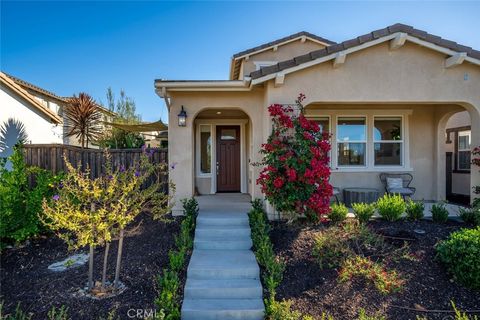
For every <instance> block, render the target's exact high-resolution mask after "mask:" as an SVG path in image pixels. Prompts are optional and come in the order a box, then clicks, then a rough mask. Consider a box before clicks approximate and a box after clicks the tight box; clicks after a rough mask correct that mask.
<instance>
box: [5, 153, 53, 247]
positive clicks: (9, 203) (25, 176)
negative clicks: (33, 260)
mask: <svg viewBox="0 0 480 320" xmlns="http://www.w3.org/2000/svg"><path fill="white" fill-rule="evenodd" d="M8 162H9V164H10V169H7V167H6V162H5V161H0V249H1V248H3V247H5V246H6V245H7V244H13V243H17V242H21V241H24V240H26V239H28V238H30V237H32V236H35V235H37V234H38V233H40V232H42V231H44V229H43V225H42V223H41V222H40V220H39V219H38V213H40V212H41V210H42V201H43V198H45V197H46V198H51V196H52V195H53V194H54V193H55V189H56V186H57V185H58V184H59V183H60V181H61V179H62V175H54V174H52V173H50V172H49V171H46V170H43V169H40V168H38V167H31V166H27V165H26V164H25V159H24V153H23V147H22V146H21V145H17V146H15V147H14V151H13V153H12V154H11V155H10V157H8ZM30 181H32V183H30Z"/></svg>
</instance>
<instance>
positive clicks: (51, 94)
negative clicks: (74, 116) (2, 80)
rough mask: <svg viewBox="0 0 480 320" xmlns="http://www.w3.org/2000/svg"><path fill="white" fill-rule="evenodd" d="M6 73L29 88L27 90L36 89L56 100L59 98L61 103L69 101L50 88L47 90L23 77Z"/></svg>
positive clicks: (25, 87)
mask: <svg viewBox="0 0 480 320" xmlns="http://www.w3.org/2000/svg"><path fill="white" fill-rule="evenodd" d="M4 74H5V75H6V76H7V77H9V78H10V79H12V80H13V81H14V82H15V83H16V84H18V85H19V86H21V87H23V88H24V89H27V90H32V91H35V92H37V93H40V94H43V95H44V96H47V97H49V98H52V99H54V100H57V101H58V102H61V103H65V102H67V101H66V100H65V99H64V98H62V97H59V96H57V95H56V94H55V93H53V92H51V91H48V90H45V89H43V88H40V87H38V86H36V85H34V84H32V83H30V82H27V81H25V80H23V79H20V78H17V77H14V76H12V75H10V74H8V73H5V72H4Z"/></svg>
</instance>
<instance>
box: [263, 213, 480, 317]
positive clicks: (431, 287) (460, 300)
mask: <svg viewBox="0 0 480 320" xmlns="http://www.w3.org/2000/svg"><path fill="white" fill-rule="evenodd" d="M369 226H370V227H371V228H373V230H375V231H376V232H378V233H381V234H383V235H387V236H393V237H402V238H413V239H415V240H414V241H409V243H410V250H411V252H412V253H414V254H415V255H416V256H417V257H418V261H410V260H406V259H401V260H400V261H398V262H393V264H390V265H389V266H388V267H389V268H390V269H391V268H394V269H396V270H397V271H398V272H400V274H401V275H402V277H404V278H405V279H406V282H405V284H404V287H403V289H402V291H400V292H398V293H392V294H388V295H383V294H382V293H380V292H378V291H377V289H376V288H375V287H374V285H373V284H370V283H367V282H365V281H363V280H353V281H351V282H346V283H339V282H338V280H337V275H338V273H337V270H335V269H330V270H320V268H319V267H318V265H317V264H316V263H315V261H314V260H313V258H312V248H313V244H314V237H315V235H316V234H317V233H318V232H319V231H320V230H321V229H322V228H325V227H324V226H309V225H302V224H301V223H297V224H292V225H287V224H285V223H274V224H273V228H272V232H271V238H272V241H273V244H274V248H275V251H276V254H277V256H279V257H281V258H282V259H283V260H284V261H285V262H286V271H285V273H284V280H283V281H282V283H281V285H280V286H279V288H278V290H277V298H278V299H279V300H281V299H289V300H292V301H293V309H295V310H299V311H301V312H302V313H305V314H310V315H312V316H314V317H315V318H317V317H320V316H321V314H322V312H326V313H328V314H330V315H332V316H334V318H335V320H339V319H356V318H357V317H358V312H359V310H360V308H363V309H365V310H366V312H367V314H370V315H374V314H379V315H383V316H385V317H386V318H387V319H415V318H416V316H417V315H420V316H426V317H427V318H428V319H446V318H445V317H448V316H449V314H445V313H424V312H418V311H410V310H405V309H401V308H398V307H408V308H425V309H429V310H433V309H435V310H452V308H451V304H450V301H451V300H453V301H454V302H455V304H456V306H457V308H459V309H461V310H479V309H480V292H478V291H473V290H469V289H467V288H465V287H463V286H461V285H460V284H457V283H455V282H453V280H452V279H451V277H450V276H449V275H448V274H447V272H446V270H445V268H444V267H443V266H442V265H441V264H440V263H439V262H438V261H436V260H435V250H434V245H435V244H436V243H437V242H438V241H439V240H441V239H445V238H446V237H447V236H448V235H449V234H450V233H451V232H453V231H454V230H457V229H459V228H460V227H464V225H462V224H460V223H456V222H448V223H447V224H445V225H439V224H435V223H433V222H430V221H419V222H408V221H400V222H393V223H391V222H385V221H380V220H377V221H371V222H370V223H369ZM415 229H423V230H425V231H426V233H425V234H424V235H419V234H416V233H415V232H414V230H415ZM388 241H389V242H390V243H391V244H392V245H394V246H398V247H400V246H402V245H403V241H398V240H388ZM449 319H450V318H449Z"/></svg>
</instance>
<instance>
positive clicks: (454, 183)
mask: <svg viewBox="0 0 480 320" xmlns="http://www.w3.org/2000/svg"><path fill="white" fill-rule="evenodd" d="M446 127H447V130H446V141H445V144H446V146H445V148H446V169H445V170H446V188H447V189H446V198H447V200H448V202H452V203H460V204H468V203H470V179H471V178H470V170H471V168H470V167H471V152H470V150H471V148H472V132H471V121H470V116H469V114H468V112H467V111H462V112H458V113H455V114H454V115H453V116H451V117H450V119H448V121H447V126H446ZM477 144H478V143H477Z"/></svg>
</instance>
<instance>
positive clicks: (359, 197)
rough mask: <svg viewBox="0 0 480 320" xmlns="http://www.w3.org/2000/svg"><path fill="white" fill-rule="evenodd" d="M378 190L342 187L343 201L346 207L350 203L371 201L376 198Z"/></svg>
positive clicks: (349, 205)
mask: <svg viewBox="0 0 480 320" xmlns="http://www.w3.org/2000/svg"><path fill="white" fill-rule="evenodd" d="M378 195H379V191H378V189H374V188H345V189H343V202H345V205H346V206H347V207H350V208H351V207H352V203H357V202H365V203H373V202H376V201H377V200H378Z"/></svg>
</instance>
